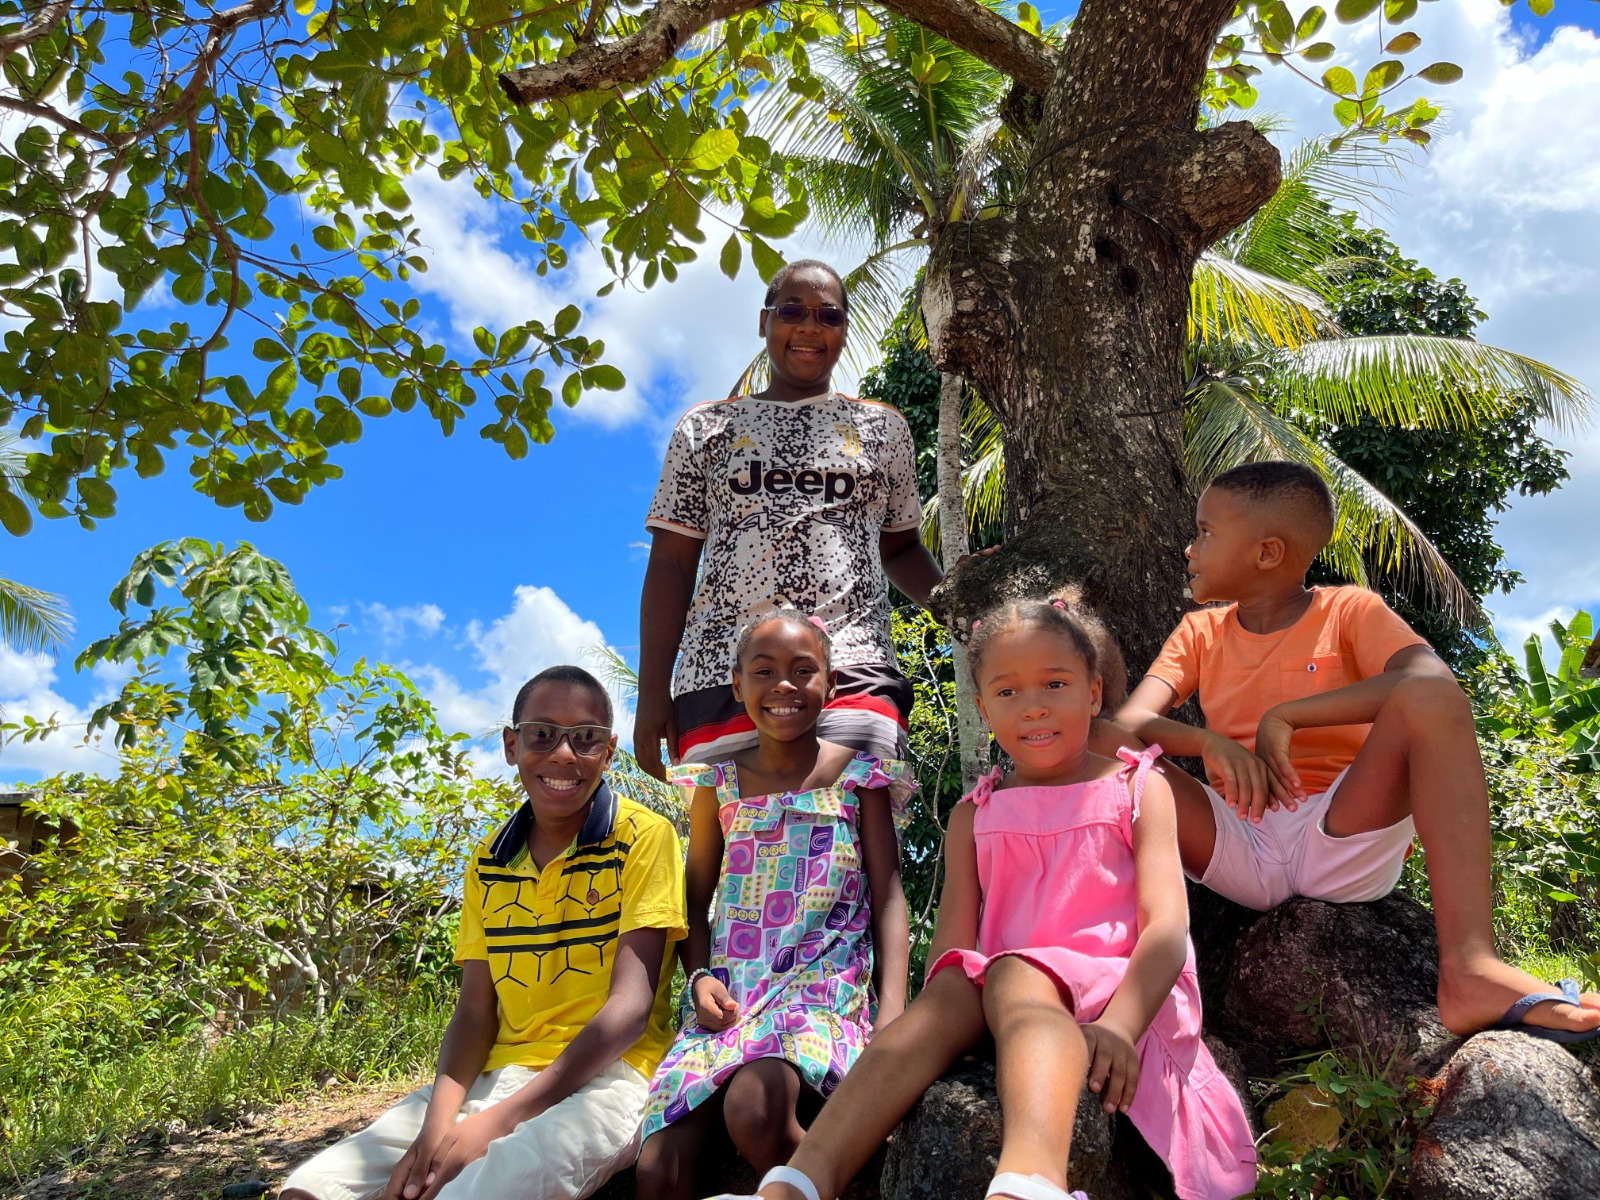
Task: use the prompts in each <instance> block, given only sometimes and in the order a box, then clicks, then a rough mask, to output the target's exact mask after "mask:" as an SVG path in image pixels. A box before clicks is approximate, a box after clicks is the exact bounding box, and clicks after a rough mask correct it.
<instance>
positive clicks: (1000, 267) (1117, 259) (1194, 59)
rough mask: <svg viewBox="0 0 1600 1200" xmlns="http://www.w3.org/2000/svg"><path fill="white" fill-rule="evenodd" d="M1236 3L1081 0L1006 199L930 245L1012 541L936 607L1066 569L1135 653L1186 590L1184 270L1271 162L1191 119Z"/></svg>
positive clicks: (1247, 140)
mask: <svg viewBox="0 0 1600 1200" xmlns="http://www.w3.org/2000/svg"><path fill="white" fill-rule="evenodd" d="M1233 9H1234V4H1233V0H1159V2H1152V3H1149V4H1145V5H1140V6H1139V7H1138V10H1137V15H1135V14H1134V12H1133V11H1132V10H1130V9H1129V8H1128V6H1127V5H1125V4H1122V3H1119V2H1117V0H1085V2H1084V4H1083V7H1082V8H1081V9H1080V10H1079V13H1078V18H1077V21H1076V23H1075V24H1074V27H1073V30H1072V34H1071V36H1070V37H1069V38H1068V39H1067V44H1066V46H1065V47H1064V49H1063V51H1062V58H1061V64H1060V67H1059V69H1058V72H1057V75H1056V81H1055V84H1054V86H1053V87H1052V88H1051V89H1050V92H1049V94H1048V95H1047V96H1046V98H1045V103H1044V106H1043V111H1042V113H1041V114H1040V118H1039V123H1038V126H1037V130H1036V132H1035V140H1034V151H1033V158H1032V162H1031V164H1030V168H1029V178H1028V183H1027V186H1026V188H1025V190H1024V192H1023V195H1022V197H1021V199H1020V201H1019V203H1018V205H1017V207H1016V209H1015V210H1013V212H1012V213H1010V214H1008V215H1006V216H1004V217H1000V218H997V219H994V220H988V221H981V222H976V223H973V224H969V225H952V226H951V227H950V228H948V229H947V230H945V232H944V234H943V236H942V237H941V238H940V239H939V241H938V243H937V244H936V246H935V248H934V252H933V256H932V260H931V262H930V264H929V267H928V272H927V282H926V284H925V286H924V292H923V312H924V316H925V318H926V320H927V323H928V333H929V338H930V341H931V342H932V345H933V353H934V358H935V361H936V362H937V363H938V365H939V366H940V368H941V369H943V370H946V371H960V372H961V373H963V374H964V375H966V376H967V378H968V379H970V380H971V381H972V383H973V384H974V386H975V387H976V388H977V389H978V391H979V392H980V393H981V394H982V396H983V397H984V399H985V401H987V402H988V404H989V405H990V407H991V408H993V409H994V410H995V412H996V414H997V415H998V416H999V418H1000V421H1001V426H1002V428H1003V429H1004V431H1005V442H1006V471H1007V497H1006V499H1007V514H1006V531H1007V545H1006V548H1005V550H1004V551H1003V552H1002V553H1000V554H997V555H995V556H993V557H992V558H989V559H981V560H969V561H968V562H967V563H966V564H964V565H963V567H962V568H960V569H959V570H957V571H956V572H954V574H953V575H952V577H951V579H950V580H949V581H948V583H947V584H946V585H945V586H944V587H943V588H942V589H941V591H940V593H939V595H938V596H937V598H936V599H937V608H936V611H938V612H939V613H940V615H941V616H944V617H945V618H946V619H949V618H951V617H960V616H970V615H971V614H973V613H974V612H976V611H978V610H981V609H982V608H984V607H985V606H986V605H987V604H989V603H991V602H992V601H993V599H994V597H995V596H997V595H1004V594H1021V593H1038V592H1041V591H1043V590H1046V589H1048V588H1051V587H1054V586H1057V585H1059V584H1062V583H1066V582H1078V583H1081V584H1083V585H1084V588H1085V591H1086V593H1087V597H1088V599H1089V600H1090V602H1091V603H1093V604H1094V605H1095V607H1096V608H1098V609H1099V611H1101V612H1102V613H1103V614H1104V615H1105V616H1106V618H1107V620H1108V622H1109V623H1110V624H1111V626H1112V629H1113V632H1114V633H1116V635H1117V636H1118V638H1119V640H1120V642H1121V644H1122V646H1123V649H1124V651H1125V652H1126V653H1127V655H1128V657H1129V661H1130V663H1131V664H1132V666H1133V669H1134V672H1135V673H1137V671H1138V670H1139V669H1140V668H1141V667H1142V666H1143V665H1144V664H1145V663H1148V662H1149V661H1151V659H1152V658H1153V657H1154V655H1155V652H1156V651H1157V650H1158V649H1159V647H1160V644H1161V640H1162V638H1163V637H1164V636H1165V635H1166V633H1167V631H1168V630H1170V629H1171V628H1172V626H1173V625H1174V624H1175V623H1176V621H1177V618H1178V616H1179V614H1180V613H1181V611H1182V610H1183V596H1184V571H1183V557H1182V550H1183V547H1184V545H1185V544H1186V542H1187V541H1188V538H1189V531H1190V529H1191V527H1192V526H1191V506H1190V503H1189V499H1190V497H1191V496H1192V493H1191V491H1190V488H1189V485H1188V482H1187V478H1186V476H1185V472H1184V466H1183V411H1182V407H1181V405H1182V397H1183V392H1184V377H1183V370H1184V367H1183V363H1184V341H1185V324H1186V316H1187V306H1188V292H1189V280H1190V274H1191V272H1192V270H1193V267H1194V264H1195V261H1196V259H1197V258H1198V257H1199V255H1200V252H1201V251H1202V250H1204V249H1205V248H1206V247H1207V246H1208V245H1210V244H1211V243H1212V242H1213V241H1215V240H1216V239H1217V238H1218V237H1220V236H1221V235H1222V234H1224V233H1226V232H1227V231H1228V230H1229V229H1231V228H1233V227H1234V226H1235V225H1237V224H1239V223H1240V222H1241V221H1243V220H1244V219H1245V218H1246V217H1248V216H1249V215H1250V214H1251V213H1252V212H1254V211H1255V210H1256V208H1258V207H1259V206H1260V205H1261V204H1262V203H1263V202H1264V201H1265V200H1266V199H1267V198H1268V197H1269V196H1271V194H1272V192H1273V190H1274V189H1275V188H1276V187H1277V184H1278V180H1279V160H1278V154H1277V151H1276V150H1275V149H1274V148H1273V147H1272V145H1271V144H1270V143H1269V142H1268V141H1267V140H1266V138H1265V137H1263V136H1262V135H1261V134H1260V133H1259V132H1257V131H1256V130H1255V128H1254V127H1253V126H1250V125H1248V124H1246V123H1243V122H1235V123H1231V124H1227V125H1223V126H1221V127H1219V128H1215V129H1211V130H1207V131H1198V130H1196V128H1195V125H1196V122H1197V119H1198V108H1199V91H1200V84H1201V80H1202V77H1203V72H1204V70H1205V66H1206V62H1207V58H1208V56H1209V54H1210V52H1211V49H1212V46H1213V45H1214V44H1215V41H1216V38H1217V35H1218V33H1219V31H1220V30H1221V28H1222V26H1223V24H1224V23H1225V22H1226V21H1227V20H1228V18H1229V17H1230V16H1231V15H1232V13H1233Z"/></svg>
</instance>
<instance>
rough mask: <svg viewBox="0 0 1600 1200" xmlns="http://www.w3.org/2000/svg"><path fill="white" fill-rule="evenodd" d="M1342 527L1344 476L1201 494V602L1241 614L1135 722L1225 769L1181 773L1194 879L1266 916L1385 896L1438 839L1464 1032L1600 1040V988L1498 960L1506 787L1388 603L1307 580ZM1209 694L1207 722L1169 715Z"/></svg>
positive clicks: (1449, 979)
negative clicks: (1493, 836)
mask: <svg viewBox="0 0 1600 1200" xmlns="http://www.w3.org/2000/svg"><path fill="white" fill-rule="evenodd" d="M1334 517H1335V511H1334V504H1333V498H1332V497H1331V496H1330V495H1329V493H1328V489H1327V487H1326V485H1325V484H1324V483H1323V482H1322V480H1321V479H1320V478H1319V477H1318V476H1317V474H1316V473H1315V472H1314V471H1311V470H1309V469H1308V468H1306V467H1303V466H1300V465H1298V464H1295V463H1286V462H1263V463H1252V464H1250V465H1247V466H1243V467H1236V468H1234V469H1233V470H1231V471H1227V472H1225V473H1224V474H1222V475H1219V476H1218V477H1217V478H1216V479H1215V480H1213V481H1212V484H1211V486H1210V487H1209V488H1207V489H1206V491H1205V493H1204V494H1203V495H1202V496H1201V497H1200V502H1199V505H1198V506H1197V508H1196V511H1195V524H1196V526H1197V528H1198V531H1199V532H1198V534H1197V536H1196V537H1195V540H1194V541H1193V543H1191V544H1190V546H1189V548H1188V550H1187V557H1188V560H1189V578H1190V581H1191V588H1192V591H1193V595H1194V599H1195V601H1196V602H1197V603H1200V604H1207V603H1211V602H1215V601H1231V602H1232V603H1230V604H1228V605H1227V606H1226V607H1216V608H1208V609H1201V610H1199V611H1197V612H1192V613H1190V614H1188V615H1187V616H1185V617H1184V618H1183V621H1182V623H1181V624H1179V626H1178V628H1177V629H1176V630H1175V631H1174V632H1173V634H1172V636H1171V637H1169V638H1168V639H1167V642H1166V645H1165V646H1163V647H1162V650H1161V654H1160V656H1159V657H1158V658H1157V659H1156V661H1155V663H1154V664H1153V665H1152V666H1151V668H1150V671H1149V673H1148V674H1147V675H1146V676H1145V677H1144V679H1143V680H1142V681H1141V682H1140V684H1139V686H1138V687H1137V688H1135V689H1134V691H1133V694H1132V695H1131V696H1129V697H1128V700H1127V702H1126V703H1125V704H1124V705H1123V706H1122V708H1121V710H1120V711H1119V712H1118V713H1117V718H1116V720H1117V724H1118V725H1120V726H1122V727H1123V728H1124V729H1127V730H1129V731H1131V732H1132V733H1133V734H1134V735H1135V736H1137V737H1138V738H1140V739H1142V740H1143V741H1144V742H1146V743H1154V742H1160V743H1161V745H1162V746H1163V747H1164V748H1165V749H1166V751H1167V753H1169V754H1178V755H1192V756H1195V757H1198V758H1201V759H1203V760H1204V762H1205V766H1206V775H1207V777H1208V778H1209V780H1210V786H1207V785H1205V784H1201V783H1200V782H1198V781H1197V780H1194V779H1192V778H1190V777H1189V776H1188V775H1186V774H1185V773H1183V772H1182V771H1176V770H1174V771H1169V772H1168V773H1167V778H1168V780H1169V782H1171V784H1172V790H1173V795H1174V797H1175V799H1176V801H1177V808H1178V846H1179V851H1180V853H1181V854H1182V857H1183V864H1184V869H1185V870H1186V871H1187V872H1188V873H1189V874H1190V875H1191V876H1193V877H1194V878H1196V879H1198V880H1199V881H1200V882H1201V883H1203V884H1205V885H1206V886H1207V887H1209V888H1211V889H1212V890H1213V891H1215V892H1218V893H1220V894H1222V895H1224V896H1227V897H1228V898H1230V899H1232V900H1235V901H1238V902H1239V903H1241V904H1245V905H1248V906H1250V907H1251V908H1256V909H1263V910H1265V909H1268V908H1271V907H1273V906H1274V905H1277V904H1279V903H1281V902H1282V901H1284V900H1287V899H1288V898H1289V897H1291V896H1310V897H1313V898H1315V899H1320V900H1332V901H1341V902H1350V901H1360V900H1376V899H1378V898H1379V897H1381V896H1384V895H1386V894H1387V893H1388V892H1389V891H1391V890H1392V889H1393V888H1394V886H1395V884H1396V883H1397V882H1398V881H1399V878H1400V869H1401V865H1402V863H1403V862H1404V859H1405V855H1406V851H1407V849H1408V848H1409V847H1410V845H1411V840H1412V838H1413V836H1416V837H1419V838H1420V839H1421V841H1422V846H1423V849H1424V851H1426V853H1427V856H1428V857H1427V862H1428V879H1429V883H1430V885H1431V887H1432V892H1433V902H1434V919H1435V922H1436V923H1437V926H1438V931H1439V991H1438V1000H1439V1015H1440V1017H1441V1019H1442V1020H1443V1022H1444V1024H1445V1027H1446V1028H1448V1029H1449V1030H1450V1031H1451V1032H1452V1033H1456V1034H1469V1033H1474V1032H1477V1031H1478V1030H1481V1029H1486V1028H1489V1027H1491V1026H1495V1025H1502V1026H1508V1025H1517V1026H1519V1027H1521V1028H1524V1029H1526V1030H1528V1031H1529V1032H1531V1033H1538V1034H1541V1035H1542V1036H1546V1037H1553V1038H1556V1039H1557V1040H1560V1041H1572V1040H1578V1039H1580V1038H1584V1037H1590V1036H1595V1035H1600V995H1596V994H1594V993H1585V994H1582V995H1580V994H1579V992H1578V989H1577V985H1576V984H1575V983H1572V982H1571V981H1564V982H1563V984H1562V990H1561V991H1560V992H1554V991H1552V990H1551V989H1550V987H1549V986H1548V985H1547V984H1545V983H1542V982H1541V981H1540V980H1538V979H1536V978H1535V977H1534V976H1532V975H1529V974H1528V973H1527V972H1525V971H1519V970H1517V969H1516V968H1514V967H1512V966H1510V965H1509V964H1507V963H1504V962H1502V961H1501V960H1500V958H1499V956H1498V955H1497V954H1496V953H1495V949H1494V935H1493V928H1492V914H1493V899H1492V894H1491V889H1490V882H1489V798H1488V790H1487V787H1486V785H1485V782H1484V773H1483V762H1482V759H1481V758H1480V757H1479V755H1478V743H1477V735H1476V732H1475V729H1474V727H1473V720H1472V707H1471V704H1470V702H1469V701H1468V700H1467V697H1466V695H1465V693H1463V692H1462V690H1461V688H1460V686H1459V685H1458V684H1457V683H1456V680H1455V677H1454V675H1453V674H1452V673H1451V671H1450V668H1449V667H1448V666H1446V665H1445V663H1444V662H1442V661H1441V660H1440V659H1439V657H1438V656H1437V655H1436V654H1434V652H1433V651H1432V649H1430V648H1429V646H1428V644H1427V643H1426V642H1425V641H1423V639H1422V638H1420V637H1418V636H1417V634H1416V633H1415V632H1414V631H1413V630H1412V629H1411V627H1410V626H1408V625H1407V624H1406V623H1405V622H1404V621H1403V620H1401V619H1400V618H1399V617H1398V616H1396V615H1395V613H1394V612H1393V611H1391V610H1390V609H1389V607H1388V606H1387V605H1386V604H1384V602H1383V600H1382V599H1380V598H1379V597H1378V596H1377V595H1376V594H1374V593H1372V592H1369V591H1367V590H1366V589H1365V588H1358V587H1328V588H1324V587H1318V588H1308V587H1306V585H1305V575H1306V569H1307V568H1308V567H1310V565H1311V562H1312V560H1313V559H1314V558H1315V557H1316V556H1317V554H1318V553H1320V552H1321V550H1322V548H1323V547H1324V546H1325V545H1327V543H1328V539H1329V538H1330V537H1332V535H1333V527H1334ZM1196 693H1198V695H1199V699H1200V706H1201V708H1202V709H1203V710H1204V713H1205V718H1206V727H1205V728H1204V729H1197V728H1194V727H1193V726H1190V725H1184V724H1181V723H1179V722H1177V721H1173V720H1171V719H1169V718H1168V717H1167V716H1166V715H1165V714H1166V713H1167V712H1169V711H1170V710H1171V709H1173V708H1174V707H1176V706H1177V705H1179V704H1182V703H1183V702H1184V701H1185V700H1187V699H1188V698H1189V697H1190V696H1192V695H1195V694H1196Z"/></svg>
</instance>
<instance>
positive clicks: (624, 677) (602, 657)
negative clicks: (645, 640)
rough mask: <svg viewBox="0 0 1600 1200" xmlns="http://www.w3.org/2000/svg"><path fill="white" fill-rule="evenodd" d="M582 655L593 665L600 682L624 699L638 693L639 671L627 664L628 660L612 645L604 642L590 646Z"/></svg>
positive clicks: (631, 697)
mask: <svg viewBox="0 0 1600 1200" xmlns="http://www.w3.org/2000/svg"><path fill="white" fill-rule="evenodd" d="M584 656H585V657H586V658H587V659H588V660H589V661H590V663H592V664H593V665H594V673H595V675H596V676H598V677H599V679H600V682H601V683H603V684H605V685H606V687H608V688H610V689H611V690H612V691H614V692H617V693H618V694H620V695H621V696H622V697H623V698H624V699H628V700H632V699H635V698H637V696H638V695H639V672H637V671H635V670H634V669H633V668H632V667H630V666H629V665H628V660H627V659H625V658H623V657H622V655H620V654H618V653H617V651H616V650H614V649H613V648H612V647H610V646H608V645H606V644H605V643H604V642H600V643H597V644H596V645H593V646H590V647H589V649H588V650H587V651H585V653H584Z"/></svg>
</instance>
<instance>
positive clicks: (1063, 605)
mask: <svg viewBox="0 0 1600 1200" xmlns="http://www.w3.org/2000/svg"><path fill="white" fill-rule="evenodd" d="M1050 606H1051V607H1052V608H1059V609H1060V610H1061V611H1062V612H1066V611H1067V602H1066V601H1065V600H1062V599H1060V598H1059V597H1057V598H1056V599H1054V600H1052V601H1050Z"/></svg>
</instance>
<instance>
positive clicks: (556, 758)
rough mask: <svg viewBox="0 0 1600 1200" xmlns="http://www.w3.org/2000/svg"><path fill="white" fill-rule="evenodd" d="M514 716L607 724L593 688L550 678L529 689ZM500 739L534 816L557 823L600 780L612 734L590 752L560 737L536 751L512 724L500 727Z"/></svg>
mask: <svg viewBox="0 0 1600 1200" xmlns="http://www.w3.org/2000/svg"><path fill="white" fill-rule="evenodd" d="M517 721H518V722H519V723H520V722H527V721H539V722H543V723H545V724H549V725H562V726H568V727H571V726H574V725H602V726H604V725H609V724H610V722H609V721H608V720H607V719H606V706H605V701H604V699H603V698H602V697H600V696H599V695H597V694H596V693H595V691H594V689H593V688H590V687H586V686H585V685H583V684H581V683H568V682H564V681H562V682H558V681H554V680H552V681H550V682H548V683H541V684H539V685H538V686H537V687H534V688H532V689H530V690H529V692H528V694H527V696H526V697H524V698H523V701H522V710H521V711H520V712H519V713H517ZM524 729H526V726H524ZM503 744H504V747H505V753H506V762H508V763H510V764H511V765H512V766H514V767H516V768H517V777H518V778H519V779H521V780H522V790H523V791H525V792H526V793H527V794H528V800H529V801H530V802H531V803H532V804H533V817H534V820H535V821H536V822H538V821H543V822H546V823H555V824H561V823H564V822H566V821H568V820H572V819H577V818H578V817H579V814H581V813H582V812H583V810H584V808H585V806H586V805H587V804H588V803H589V799H590V797H592V796H593V795H594V793H595V789H596V788H598V787H599V786H600V777H601V775H602V774H604V772H605V769H606V768H607V767H608V766H610V765H611V756H612V755H613V754H615V753H616V750H617V737H616V734H612V735H611V740H610V741H609V742H608V743H607V744H606V746H605V748H604V749H603V750H602V751H601V752H600V753H598V754H593V755H581V754H578V753H576V752H575V751H574V750H573V749H572V742H571V740H570V739H569V738H565V737H564V738H562V739H561V740H560V741H559V742H557V743H556V745H555V747H554V748H553V749H549V750H546V751H544V752H543V753H537V752H535V751H533V750H532V749H530V748H529V747H528V745H527V740H526V737H525V736H524V735H522V734H519V732H518V731H517V730H515V729H507V730H505V731H504V733H503Z"/></svg>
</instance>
